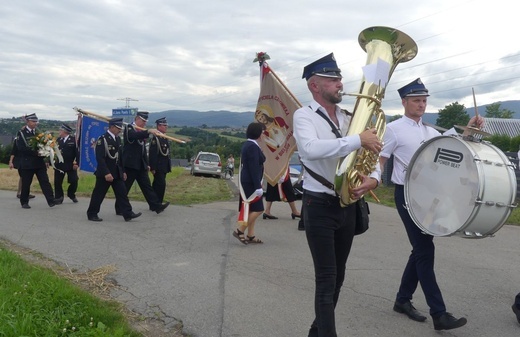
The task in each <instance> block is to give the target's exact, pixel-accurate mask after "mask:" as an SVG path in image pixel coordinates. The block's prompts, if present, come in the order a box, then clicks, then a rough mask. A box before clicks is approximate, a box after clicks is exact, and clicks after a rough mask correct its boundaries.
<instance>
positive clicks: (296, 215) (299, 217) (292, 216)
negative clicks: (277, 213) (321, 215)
mask: <svg viewBox="0 0 520 337" xmlns="http://www.w3.org/2000/svg"><path fill="white" fill-rule="evenodd" d="M291 218H292V219H293V220H294V219H295V218H298V219H301V218H302V216H301V215H299V214H294V213H291Z"/></svg>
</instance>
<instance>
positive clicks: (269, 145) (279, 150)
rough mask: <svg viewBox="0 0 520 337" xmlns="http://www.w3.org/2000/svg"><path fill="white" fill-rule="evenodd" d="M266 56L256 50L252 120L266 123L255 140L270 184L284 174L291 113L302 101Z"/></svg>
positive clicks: (289, 147) (290, 149)
mask: <svg viewBox="0 0 520 337" xmlns="http://www.w3.org/2000/svg"><path fill="white" fill-rule="evenodd" d="M267 59H269V56H268V55H267V54H265V53H258V54H257V58H256V59H255V61H258V62H259V64H260V78H261V82H260V96H259V98H258V103H257V106H256V111H255V120H256V121H257V122H260V123H262V124H264V125H265V127H266V130H265V131H264V133H263V134H262V137H261V138H260V141H259V142H258V144H259V145H260V147H261V148H262V151H263V152H264V155H265V157H266V162H265V164H264V178H265V179H266V181H267V182H268V183H269V184H271V185H273V186H274V185H276V184H277V183H278V181H279V179H280V178H281V177H282V176H284V175H285V174H287V167H288V166H289V160H290V159H291V155H292V154H293V152H294V151H295V150H296V140H295V139H294V136H293V115H294V112H295V111H296V110H297V109H299V108H300V107H301V106H302V105H301V104H300V102H298V100H297V99H296V98H295V97H294V96H293V94H292V93H291V92H290V91H289V89H287V87H286V86H285V85H284V84H283V82H282V81H281V80H280V78H279V77H278V76H277V75H276V74H275V73H274V71H273V70H272V69H271V68H270V67H269V65H268V64H267V62H266V61H265V60H267Z"/></svg>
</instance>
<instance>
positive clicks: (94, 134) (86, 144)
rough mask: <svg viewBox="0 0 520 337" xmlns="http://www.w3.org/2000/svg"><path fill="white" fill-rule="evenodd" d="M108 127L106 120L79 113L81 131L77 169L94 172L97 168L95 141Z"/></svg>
mask: <svg viewBox="0 0 520 337" xmlns="http://www.w3.org/2000/svg"><path fill="white" fill-rule="evenodd" d="M107 129H108V122H107V121H103V120H100V119H96V118H94V117H91V116H89V115H85V114H81V132H80V133H79V134H80V140H79V143H80V144H79V145H80V147H79V151H80V160H79V169H80V170H82V171H85V172H95V171H96V168H97V160H96V141H97V139H98V138H99V137H100V136H101V135H103V134H104V133H105V132H106V130H107Z"/></svg>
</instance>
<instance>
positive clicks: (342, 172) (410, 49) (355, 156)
mask: <svg viewBox="0 0 520 337" xmlns="http://www.w3.org/2000/svg"><path fill="white" fill-rule="evenodd" d="M358 41H359V44H360V45H361V48H363V50H365V51H366V52H367V66H370V65H372V66H373V67H377V66H379V65H380V64H385V65H386V66H387V69H389V70H388V77H387V78H386V83H381V81H377V82H378V83H373V82H370V81H368V80H367V79H366V78H365V76H363V80H362V82H361V86H360V89H359V93H356V94H347V95H351V96H355V97H357V100H356V104H355V106H354V112H353V113H354V116H353V117H352V120H351V121H350V127H349V129H348V133H347V136H350V135H355V134H359V133H361V132H363V131H365V130H367V129H369V128H375V129H376V130H377V136H378V138H379V139H380V140H382V139H383V135H384V133H385V129H386V120H385V114H384V112H383V110H382V109H381V101H382V100H383V97H384V93H385V88H386V85H387V84H388V82H389V81H390V77H391V76H392V73H393V72H394V70H395V67H396V66H397V65H398V64H399V63H402V62H408V61H410V60H411V59H413V58H414V57H415V56H416V55H417V44H416V43H415V42H414V40H412V38H410V37H409V36H408V35H406V34H405V33H403V32H400V31H398V30H397V29H394V28H388V27H370V28H367V29H365V30H363V31H362V32H361V33H360V34H359V38H358ZM388 65H389V67H388ZM343 95H345V94H343ZM378 157H379V154H377V153H372V152H370V151H367V150H365V149H364V148H360V149H359V150H357V151H355V152H352V153H350V154H349V155H348V156H346V157H344V158H341V159H340V160H339V163H338V167H337V170H336V177H335V179H334V186H335V189H336V193H337V194H338V195H339V196H340V200H341V205H342V206H347V205H349V204H352V203H354V202H355V201H356V199H354V197H353V196H352V193H351V189H352V188H355V187H357V186H359V185H361V183H362V181H361V178H360V174H362V175H369V174H370V173H371V172H372V171H373V170H374V168H375V165H376V164H377V162H378Z"/></svg>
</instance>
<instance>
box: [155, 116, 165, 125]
mask: <svg viewBox="0 0 520 337" xmlns="http://www.w3.org/2000/svg"><path fill="white" fill-rule="evenodd" d="M155 124H157V125H168V121H167V120H166V117H162V118H159V119H158V120H156V121H155Z"/></svg>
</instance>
